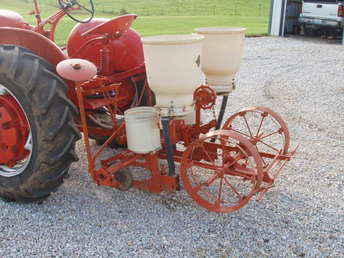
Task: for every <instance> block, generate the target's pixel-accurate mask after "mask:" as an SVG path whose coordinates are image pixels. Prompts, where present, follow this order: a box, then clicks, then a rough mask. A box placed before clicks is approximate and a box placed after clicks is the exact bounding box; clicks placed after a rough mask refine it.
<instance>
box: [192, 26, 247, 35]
mask: <svg viewBox="0 0 344 258" xmlns="http://www.w3.org/2000/svg"><path fill="white" fill-rule="evenodd" d="M195 31H196V32H197V33H199V34H240V33H244V32H246V28H228V27H227V28H221V27H204V28H197V29H195Z"/></svg>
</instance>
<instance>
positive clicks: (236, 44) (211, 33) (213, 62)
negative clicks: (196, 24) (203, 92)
mask: <svg viewBox="0 0 344 258" xmlns="http://www.w3.org/2000/svg"><path fill="white" fill-rule="evenodd" d="M245 31H246V29H245V28H198V29H196V32H197V33H198V34H199V35H203V36H204V37H205V39H204V42H203V47H202V54H201V63H202V70H203V72H204V74H205V76H206V84H207V85H208V86H210V87H212V88H213V89H214V90H215V91H216V92H217V94H226V93H230V92H231V91H232V90H233V89H234V78H235V74H236V73H237V72H238V70H239V67H240V64H241V60H242V57H243V54H244V38H245Z"/></svg>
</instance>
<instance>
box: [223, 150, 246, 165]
mask: <svg viewBox="0 0 344 258" xmlns="http://www.w3.org/2000/svg"><path fill="white" fill-rule="evenodd" d="M242 158H243V156H242V153H238V154H237V155H236V157H235V158H234V160H233V161H232V162H231V163H230V164H229V165H225V166H224V167H225V168H230V167H231V166H233V165H234V164H235V163H236V162H238V161H239V160H241V159H242Z"/></svg>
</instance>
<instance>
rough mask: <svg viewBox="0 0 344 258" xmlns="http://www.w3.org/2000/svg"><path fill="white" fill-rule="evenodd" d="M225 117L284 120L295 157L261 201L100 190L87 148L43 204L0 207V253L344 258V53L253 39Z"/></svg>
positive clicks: (321, 45) (312, 44)
mask: <svg viewBox="0 0 344 258" xmlns="http://www.w3.org/2000/svg"><path fill="white" fill-rule="evenodd" d="M239 82H240V83H239V86H238V89H237V90H236V92H234V93H233V94H232V95H231V96H230V98H229V113H232V112H236V111H238V110H240V109H242V108H244V107H247V106H253V105H264V106H267V107H270V108H272V109H273V110H275V111H276V112H278V113H280V114H281V115H282V117H284V118H285V120H286V121H287V123H288V125H289V127H290V132H291V135H292V139H293V142H294V144H295V145H296V143H300V144H301V147H300V149H299V153H298V155H297V156H296V157H295V159H294V160H293V161H292V162H290V164H289V165H288V166H287V168H286V169H285V170H284V173H282V175H281V176H280V178H279V180H278V182H277V185H276V187H275V188H273V189H272V190H271V191H270V192H268V193H267V194H266V196H265V198H264V199H263V201H262V202H255V201H253V202H251V203H249V204H248V205H247V206H245V207H244V208H243V209H241V210H239V211H238V212H235V213H231V214H225V215H223V214H220V215H219V214H215V213H209V212H207V211H206V210H204V209H202V208H200V207H198V206H197V205H196V204H195V203H194V202H193V201H192V200H191V198H190V197H189V196H188V195H187V194H186V193H185V192H184V191H181V192H179V193H176V194H172V195H171V194H169V195H167V194H165V195H152V194H148V193H144V192H140V191H138V190H130V191H129V192H124V193H123V192H119V191H116V190H114V189H109V188H105V187H97V186H96V185H95V184H94V183H93V182H92V181H91V179H90V177H89V176H88V174H87V163H86V157H85V154H84V150H83V147H82V143H81V142H79V144H78V150H79V156H80V161H79V162H78V163H75V164H74V165H73V166H72V169H71V177H70V178H69V179H67V180H66V182H65V184H64V185H63V186H62V187H61V188H60V189H59V191H58V192H57V193H56V194H54V195H52V196H51V198H49V199H48V200H47V201H46V202H44V203H43V204H29V205H21V204H15V203H5V202H1V201H0V232H1V233H0V257H19V256H34V255H38V256H45V257H46V256H56V255H59V256H121V257H132V256H145V257H160V256H197V257H203V256H217V257H225V256H228V255H230V256H252V257H253V256H301V257H303V256H307V257H310V256H333V257H334V256H344V197H343V196H344V194H343V193H344V185H343V184H344V183H343V182H344V102H343V100H344V48H343V46H341V45H337V44H333V43H327V42H324V41H322V42H318V41H303V40H302V39H299V38H268V37H267V38H250V39H247V48H246V56H245V58H244V62H243V65H242V69H241V71H240V74H239Z"/></svg>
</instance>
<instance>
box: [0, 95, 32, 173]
mask: <svg viewBox="0 0 344 258" xmlns="http://www.w3.org/2000/svg"><path fill="white" fill-rule="evenodd" d="M28 128H30V127H29V124H28V122H27V120H26V117H25V114H24V111H23V110H22V108H21V107H20V105H19V104H18V103H17V101H16V100H15V99H14V98H13V97H12V96H10V95H1V96H0V152H1V155H0V164H5V165H6V166H8V167H12V166H13V165H15V164H16V163H17V162H18V161H20V160H23V159H24V158H25V157H26V156H27V155H28V154H29V153H28V152H27V151H26V150H25V149H24V146H25V143H26V141H27V137H28V135H29V129H28Z"/></svg>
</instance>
